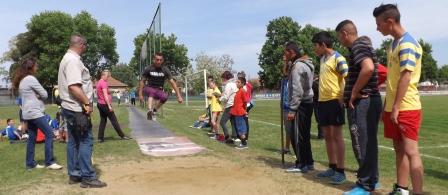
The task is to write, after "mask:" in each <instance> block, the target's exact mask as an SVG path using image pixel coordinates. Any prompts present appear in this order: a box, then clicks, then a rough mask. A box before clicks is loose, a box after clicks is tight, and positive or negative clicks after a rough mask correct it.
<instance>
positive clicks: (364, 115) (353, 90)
mask: <svg viewBox="0 0 448 195" xmlns="http://www.w3.org/2000/svg"><path fill="white" fill-rule="evenodd" d="M336 32H337V38H338V40H339V42H340V43H341V44H342V45H343V46H345V47H347V49H348V50H349V52H350V55H349V57H348V58H347V59H348V60H349V63H348V64H349V68H348V76H347V78H346V82H345V89H344V102H345V105H346V107H347V119H348V124H349V130H350V135H351V140H352V147H353V152H354V154H355V158H356V160H357V162H358V165H359V168H358V171H357V174H356V177H357V181H356V187H354V188H353V189H352V190H350V191H347V192H345V193H344V194H347V195H359V194H369V193H370V192H373V191H374V190H375V185H376V184H377V183H378V181H379V179H378V177H379V173H378V139H377V133H378V123H379V120H380V115H381V107H382V103H381V96H380V92H379V90H378V87H377V85H378V61H377V58H376V55H375V51H374V49H373V47H372V42H371V40H370V38H369V37H367V36H361V37H358V31H357V29H356V26H355V24H354V23H353V22H352V21H350V20H344V21H342V22H340V23H339V24H338V25H337V27H336Z"/></svg>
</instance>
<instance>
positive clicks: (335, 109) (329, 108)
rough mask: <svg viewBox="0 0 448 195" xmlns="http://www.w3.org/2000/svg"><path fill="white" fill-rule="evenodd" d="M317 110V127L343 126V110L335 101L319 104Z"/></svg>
mask: <svg viewBox="0 0 448 195" xmlns="http://www.w3.org/2000/svg"><path fill="white" fill-rule="evenodd" d="M317 109H318V118H319V120H318V121H319V125H321V126H329V125H332V126H333V125H334V126H339V125H343V124H345V109H344V107H343V106H341V105H340V104H339V101H338V100H337V99H334V100H329V101H324V102H319V103H318V105H317Z"/></svg>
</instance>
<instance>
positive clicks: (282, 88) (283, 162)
mask: <svg viewBox="0 0 448 195" xmlns="http://www.w3.org/2000/svg"><path fill="white" fill-rule="evenodd" d="M281 81H282V82H281V86H280V136H281V138H280V140H281V141H280V142H281V146H280V148H281V150H280V151H281V154H282V165H283V166H285V153H284V152H283V145H284V141H283V129H284V127H283V118H284V116H283V115H284V113H283V98H285V97H283V90H286V89H285V88H284V87H283V82H284V79H282V80H281ZM296 143H297V142H296Z"/></svg>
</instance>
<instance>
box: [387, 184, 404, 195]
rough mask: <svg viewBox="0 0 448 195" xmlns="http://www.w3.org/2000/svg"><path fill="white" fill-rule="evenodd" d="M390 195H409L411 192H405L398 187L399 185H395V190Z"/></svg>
mask: <svg viewBox="0 0 448 195" xmlns="http://www.w3.org/2000/svg"><path fill="white" fill-rule="evenodd" d="M389 195H409V190H405V189H403V188H400V187H398V185H397V184H394V187H393V190H392V192H390V193H389Z"/></svg>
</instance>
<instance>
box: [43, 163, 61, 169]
mask: <svg viewBox="0 0 448 195" xmlns="http://www.w3.org/2000/svg"><path fill="white" fill-rule="evenodd" d="M46 168H47V169H50V170H59V169H62V166H61V165H58V164H56V163H53V164H51V165H49V166H47V167H46Z"/></svg>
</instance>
